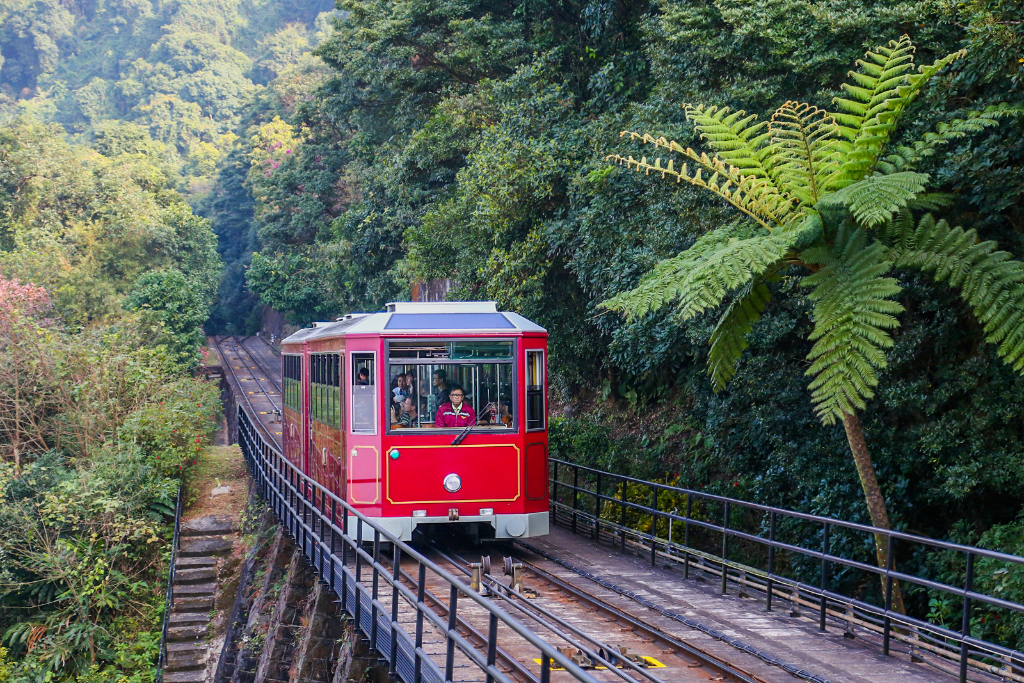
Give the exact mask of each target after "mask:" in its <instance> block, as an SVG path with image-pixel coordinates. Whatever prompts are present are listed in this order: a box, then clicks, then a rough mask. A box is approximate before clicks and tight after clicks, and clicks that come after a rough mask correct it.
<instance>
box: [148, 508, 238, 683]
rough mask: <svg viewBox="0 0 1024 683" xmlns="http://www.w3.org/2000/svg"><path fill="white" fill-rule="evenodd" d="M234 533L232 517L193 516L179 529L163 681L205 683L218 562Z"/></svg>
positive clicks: (229, 549)
mask: <svg viewBox="0 0 1024 683" xmlns="http://www.w3.org/2000/svg"><path fill="white" fill-rule="evenodd" d="M235 531H237V527H236V525H235V523H234V521H232V520H231V519H229V518H227V517H222V516H217V515H213V516H208V517H198V518H196V519H193V520H190V521H188V522H183V523H182V525H181V547H180V549H179V550H178V556H177V561H176V563H175V570H174V603H173V606H172V609H171V615H170V618H169V620H168V623H169V628H168V630H167V666H166V667H165V669H164V676H163V683H205V681H206V680H207V671H206V669H207V666H206V664H207V660H208V655H209V647H208V636H209V635H210V628H211V626H212V624H211V623H210V622H211V619H212V617H213V615H214V600H215V598H216V597H217V574H218V558H220V557H223V556H225V555H228V554H229V553H230V552H231V549H232V541H231V540H230V538H228V536H229V535H230V534H232V533H234V532H235Z"/></svg>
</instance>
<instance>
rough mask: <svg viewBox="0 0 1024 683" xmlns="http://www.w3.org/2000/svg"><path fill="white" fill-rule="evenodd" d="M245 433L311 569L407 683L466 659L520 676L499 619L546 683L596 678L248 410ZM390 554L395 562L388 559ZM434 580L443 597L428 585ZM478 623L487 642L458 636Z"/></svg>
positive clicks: (450, 670) (489, 670) (241, 426)
mask: <svg viewBox="0 0 1024 683" xmlns="http://www.w3.org/2000/svg"><path fill="white" fill-rule="evenodd" d="M238 435H239V438H238V442H239V445H240V446H241V449H242V453H243V455H244V456H245V460H246V463H247V465H248V467H249V472H250V474H251V475H252V477H253V480H254V482H255V484H256V486H257V489H258V490H259V491H260V493H261V495H262V496H263V498H264V500H265V501H266V502H267V504H268V505H269V506H270V508H271V509H272V510H273V511H274V513H275V515H276V516H277V518H278V520H279V521H280V523H281V525H282V527H283V528H284V529H285V530H286V531H287V532H288V533H289V534H290V535H291V537H292V538H293V539H295V544H296V547H297V548H298V549H299V550H301V551H302V553H303V555H304V556H305V557H306V559H307V560H308V561H309V564H310V566H311V567H312V568H313V570H314V571H315V572H316V573H317V574H318V576H319V577H320V579H321V580H322V581H323V582H325V583H326V584H327V585H328V586H330V588H331V590H332V591H333V592H334V593H335V594H336V595H337V596H338V597H339V598H340V600H339V602H340V605H341V608H342V609H343V610H344V611H345V612H346V613H347V614H348V615H349V616H350V617H351V618H352V620H353V622H354V625H355V626H356V627H357V628H358V629H359V630H360V631H361V632H362V634H363V635H364V636H365V637H366V638H367V639H368V641H369V645H370V647H372V648H373V649H374V650H376V652H377V653H378V654H379V655H380V656H381V657H382V658H383V659H384V660H386V661H387V662H388V672H389V674H390V675H391V676H397V677H399V678H401V679H402V680H403V681H405V683H421V682H429V683H441V682H442V681H453V680H456V679H454V677H453V676H454V670H455V668H456V666H458V667H459V668H460V669H461V668H463V667H469V668H470V669H474V670H476V671H475V676H474V677H479V675H480V674H481V673H482V674H483V675H484V677H485V679H486V681H487V683H492V682H493V681H499V682H500V683H512V680H513V679H512V678H510V677H509V676H508V675H506V673H505V672H504V671H503V670H502V669H501V668H500V667H499V666H498V665H497V664H496V662H497V654H498V646H499V643H498V640H499V626H500V628H501V631H502V641H503V642H505V643H508V642H510V640H512V641H515V644H516V646H517V647H518V648H519V651H520V652H522V651H523V650H527V651H529V652H531V653H536V658H535V659H534V661H538V662H540V665H539V667H540V675H539V677H538V678H537V680H538V681H540V683H549V681H550V677H551V671H552V669H554V668H556V667H557V668H558V669H563V670H564V671H565V672H567V673H568V674H569V675H571V676H572V677H573V678H574V679H575V680H578V681H586V682H587V683H596V681H595V680H594V678H592V677H591V676H590V675H589V674H588V673H587V672H586V671H584V670H583V669H581V668H580V667H578V666H577V665H576V664H574V663H573V662H572V661H571V660H570V659H569V658H568V657H566V656H565V655H563V654H562V653H560V652H559V651H558V650H557V648H555V647H554V646H552V645H550V644H548V643H546V642H544V641H543V640H542V639H541V638H539V637H538V636H537V635H535V634H534V633H533V632H532V631H530V630H529V629H528V628H526V627H525V626H524V625H523V624H521V623H520V622H518V621H516V620H515V619H513V618H512V617H511V616H509V615H508V614H507V613H506V612H504V611H503V610H501V609H500V608H499V607H497V606H496V605H495V604H494V603H493V602H491V601H490V600H488V599H486V598H484V597H482V596H481V595H479V594H478V593H477V592H476V591H474V590H472V589H471V588H470V587H469V586H468V585H467V584H465V583H463V582H462V581H460V580H459V579H457V578H456V577H455V576H453V575H451V574H449V573H448V572H446V571H444V570H443V569H442V568H440V567H439V566H437V565H436V564H434V563H433V562H431V561H430V560H429V559H427V558H426V557H425V556H424V555H422V554H421V553H419V552H418V551H417V550H415V549H414V548H412V547H410V546H409V545H407V544H405V543H403V542H402V541H400V540H398V539H397V538H395V537H394V536H393V535H391V534H390V533H389V532H388V531H387V530H386V529H384V528H383V527H381V526H380V525H378V524H377V523H375V522H374V521H373V520H371V519H369V518H367V517H366V516H365V515H363V514H362V513H360V512H359V511H357V510H356V509H355V508H353V507H352V506H351V505H349V504H348V503H346V502H345V501H343V500H342V499H341V498H339V497H337V496H335V495H334V494H332V493H331V492H330V491H328V490H327V489H325V488H324V487H323V486H321V485H320V484H319V483H317V482H316V481H314V480H312V479H310V478H309V477H307V476H306V475H304V474H303V473H302V472H300V471H299V470H298V469H297V468H296V467H295V466H294V465H293V464H292V463H291V462H289V461H288V460H287V459H285V458H284V457H283V455H282V453H281V451H280V449H279V448H278V447H277V445H276V444H275V443H272V442H270V441H268V440H267V439H266V438H265V437H264V436H263V434H262V432H261V430H259V429H258V428H257V426H256V425H255V424H254V423H253V421H252V420H251V419H250V417H249V415H248V414H247V413H246V411H245V409H244V408H241V407H240V408H239V411H238ZM371 542H372V546H371V548H372V549H371V550H367V549H366V548H365V547H364V544H367V543H371ZM384 543H387V544H390V546H391V548H390V551H389V552H387V553H386V555H390V558H388V557H386V556H382V554H381V553H382V544H384ZM388 560H390V566H386V565H385V564H384V562H387V561H388ZM403 563H404V564H405V566H403ZM428 580H429V581H431V582H433V585H434V587H435V592H437V593H440V595H434V594H433V593H431V592H430V591H428V589H427V583H428ZM438 586H440V587H441V590H440V591H437V587H438ZM444 593H446V594H447V599H445V596H444ZM467 599H468V602H469V605H468V607H467V606H464V605H465V603H466V602H467ZM432 604H433V605H435V606H436V607H437V609H434V608H432V607H431V605H432ZM460 614H461V615H462V616H460ZM403 617H405V619H403ZM470 620H474V621H477V622H479V621H480V620H486V622H487V627H486V629H480V631H481V635H482V636H483V638H485V640H486V642H484V643H481V644H480V646H479V647H478V646H476V645H474V644H473V643H472V642H470V639H469V638H468V637H466V636H464V635H462V633H460V631H464V630H465V629H464V628H463V625H464V624H466V623H467V622H469V621H470ZM404 623H409V624H415V627H414V632H413V633H409V632H407V631H406V630H405V626H404V625H403V624H404ZM428 631H429V632H430V634H433V635H432V636H431V637H436V636H438V635H439V636H441V637H442V638H443V640H444V643H445V648H444V652H443V654H439V659H441V660H443V661H435V660H434V658H433V657H432V656H431V655H430V653H428V652H427V651H426V650H425V649H424V636H425V634H426V633H427V632H428ZM430 634H427V635H430ZM532 658H533V657H531V659H532Z"/></svg>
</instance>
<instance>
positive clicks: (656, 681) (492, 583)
mask: <svg viewBox="0 0 1024 683" xmlns="http://www.w3.org/2000/svg"><path fill="white" fill-rule="evenodd" d="M434 552H436V553H437V554H439V555H441V557H444V558H445V559H446V560H447V561H448V562H450V563H451V564H452V565H453V566H454V567H456V568H458V569H459V570H460V571H461V572H463V573H464V574H471V572H470V570H469V569H467V567H468V565H469V563H468V562H466V560H465V559H463V558H461V557H459V556H458V555H448V554H447V553H445V552H444V551H443V550H441V549H440V548H437V547H436V546H435V547H434ZM481 580H482V581H487V582H489V586H488V587H489V588H490V590H491V591H492V592H493V593H494V594H496V595H498V597H500V598H502V599H503V600H505V601H506V602H508V603H509V604H510V605H512V606H513V607H515V608H516V609H517V610H519V611H520V612H522V613H523V614H525V615H526V616H528V617H530V618H531V619H532V620H534V621H536V622H537V623H538V624H540V625H541V626H543V627H544V628H546V629H548V630H549V631H551V632H552V633H554V634H555V635H556V636H557V637H559V638H561V639H562V640H564V641H565V642H567V643H569V644H570V645H572V646H573V647H575V648H577V649H579V650H580V651H581V652H583V653H584V654H586V655H587V656H588V657H590V658H591V659H592V660H594V661H595V662H597V663H598V664H601V665H603V666H604V667H605V668H606V669H607V670H609V671H611V672H612V673H614V674H615V675H617V676H618V677H619V678H621V679H622V680H624V681H629V682H630V683H636V679H635V678H632V677H630V676H629V675H628V674H626V673H625V672H624V671H622V670H621V669H619V668H618V667H617V666H615V664H614V662H612V661H610V660H608V659H607V658H605V657H603V656H601V651H602V650H603V651H604V652H612V651H613V649H612V647H611V646H610V645H609V644H608V643H606V642H604V641H602V640H600V639H598V638H595V637H594V636H591V635H590V634H588V633H586V632H585V631H583V630H582V629H580V628H578V627H576V626H574V625H572V624H570V623H569V622H568V621H566V620H565V619H562V618H561V617H559V616H558V615H556V614H554V613H553V612H551V611H550V610H548V609H545V608H544V607H541V606H539V605H535V604H533V603H531V602H530V601H529V599H528V598H527V597H526V596H525V595H523V594H522V593H520V592H519V591H517V590H515V589H513V588H511V587H509V586H506V585H504V584H502V583H501V582H499V581H498V580H497V579H495V578H494V577H493V576H491V575H490V574H484V575H482V576H481ZM511 596H514V597H517V598H519V600H521V601H522V602H517V601H515V600H513V599H512V597H511ZM527 606H528V607H529V608H530V609H527ZM531 609H532V610H533V611H532V612H531ZM538 614H540V615H541V616H538ZM542 617H544V618H547V619H551V620H552V621H554V622H556V623H557V624H558V625H559V626H561V627H562V628H566V629H569V630H570V631H572V632H573V633H575V634H576V635H577V636H579V637H580V638H583V639H584V640H587V641H588V642H590V643H591V644H593V645H596V646H597V648H598V650H596V651H595V650H593V649H591V648H589V647H587V646H586V645H584V644H583V643H581V642H580V641H578V640H576V639H575V638H573V637H572V636H570V635H568V634H567V633H565V632H564V631H560V630H559V629H558V628H556V627H555V626H552V625H551V624H549V623H547V622H546V621H544V618H542ZM620 659H622V664H623V665H624V666H626V667H627V668H629V669H631V670H633V671H634V672H636V673H638V674H640V675H641V676H643V677H644V678H646V679H647V680H649V681H651V682H652V683H664V682H663V681H662V680H661V679H660V678H658V677H657V676H654V675H653V674H651V673H649V672H648V671H645V670H644V669H642V668H641V667H639V666H637V665H636V664H635V663H634V662H631V661H629V660H628V659H625V658H620Z"/></svg>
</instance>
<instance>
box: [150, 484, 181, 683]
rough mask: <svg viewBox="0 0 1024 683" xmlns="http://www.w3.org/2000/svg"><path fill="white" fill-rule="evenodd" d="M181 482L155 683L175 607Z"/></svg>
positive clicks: (163, 661) (158, 679)
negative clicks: (175, 567)
mask: <svg viewBox="0 0 1024 683" xmlns="http://www.w3.org/2000/svg"><path fill="white" fill-rule="evenodd" d="M181 502H182V501H181V484H180V483H179V484H178V500H177V502H176V503H175V504H174V537H173V538H172V539H171V566H170V569H169V570H168V572H167V592H166V593H165V595H164V623H163V630H162V631H161V633H160V657H159V659H158V660H157V663H156V678H155V679H154V680H155V683H161V682H162V681H163V680H164V669H166V668H167V629H168V628H169V627H170V619H171V610H172V609H173V608H174V565H175V564H177V562H178V546H179V545H180V543H181V538H180V536H181Z"/></svg>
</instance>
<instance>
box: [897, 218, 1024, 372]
mask: <svg viewBox="0 0 1024 683" xmlns="http://www.w3.org/2000/svg"><path fill="white" fill-rule="evenodd" d="M902 218H903V220H901V221H897V222H895V223H893V224H892V225H891V226H889V228H888V229H887V230H886V231H885V232H884V233H883V234H882V237H883V239H885V240H887V241H889V242H890V258H892V259H893V261H894V263H895V264H896V265H897V266H901V267H910V268H918V269H920V270H924V271H926V272H931V273H934V274H935V279H936V280H937V281H939V282H948V283H949V285H950V287H953V288H955V289H957V290H958V291H959V293H960V296H961V298H962V299H963V300H964V301H966V302H967V303H968V304H969V305H970V306H971V308H972V310H973V312H974V315H975V317H977V319H978V321H979V322H980V323H981V324H982V326H983V328H984V330H985V338H986V339H987V340H988V341H989V342H992V343H993V344H998V347H997V350H998V353H999V355H1000V356H1001V357H1002V358H1003V360H1004V361H1005V362H1006V363H1008V364H1009V365H1011V366H1012V367H1013V368H1014V369H1015V370H1017V371H1018V372H1019V371H1022V370H1024V263H1022V262H1020V261H1016V260H1013V258H1012V256H1011V255H1010V254H1009V253H1007V252H1005V251H997V248H998V247H997V245H996V243H995V242H992V241H985V242H982V241H979V240H978V234H977V233H976V232H975V231H974V230H967V231H965V230H964V229H963V228H960V227H956V228H951V227H949V224H948V223H946V221H942V220H940V221H938V222H936V221H935V219H934V218H932V216H931V215H926V216H924V218H922V219H921V220H920V222H919V223H918V225H917V226H916V228H915V227H914V226H913V225H912V223H911V222H910V220H909V216H908V215H904V216H903V217H902Z"/></svg>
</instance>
